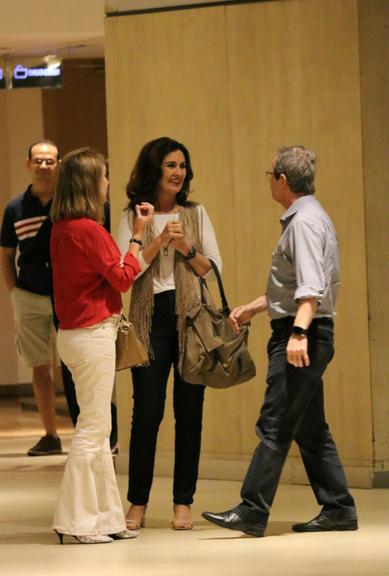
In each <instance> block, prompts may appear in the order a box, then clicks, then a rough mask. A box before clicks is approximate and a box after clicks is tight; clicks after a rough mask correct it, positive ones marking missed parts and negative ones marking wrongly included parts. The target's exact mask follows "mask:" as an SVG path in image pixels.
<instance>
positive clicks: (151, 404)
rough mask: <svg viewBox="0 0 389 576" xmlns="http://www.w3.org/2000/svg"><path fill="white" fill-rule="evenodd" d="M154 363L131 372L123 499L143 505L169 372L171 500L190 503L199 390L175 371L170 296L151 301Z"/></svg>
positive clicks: (175, 335)
mask: <svg viewBox="0 0 389 576" xmlns="http://www.w3.org/2000/svg"><path fill="white" fill-rule="evenodd" d="M151 345H152V349H153V352H154V359H152V360H151V362H150V366H147V367H143V368H133V370H132V381H133V389H134V394H133V399H134V406H133V415H132V429H131V441H130V463H129V487H128V500H129V502H132V503H133V504H147V502H148V500H149V493H150V489H151V485H152V482H153V472H154V459H155V450H156V444H157V436H158V430H159V425H160V423H161V421H162V418H163V413H164V407H165V399H166V386H167V381H168V377H169V372H170V369H171V367H172V366H173V368H174V389H173V405H174V418H175V423H176V425H175V433H176V434H175V463H174V483H173V501H174V503H175V504H191V503H192V502H193V495H194V493H195V491H196V483H197V476H198V466H199V458H200V445H201V428H202V415H203V399H204V386H197V385H194V384H188V383H186V382H184V381H183V380H182V378H181V377H180V375H179V373H178V371H177V362H178V333H177V318H176V314H175V292H174V291H167V292H162V293H161V294H156V295H155V297H154V311H153V318H152V326H151Z"/></svg>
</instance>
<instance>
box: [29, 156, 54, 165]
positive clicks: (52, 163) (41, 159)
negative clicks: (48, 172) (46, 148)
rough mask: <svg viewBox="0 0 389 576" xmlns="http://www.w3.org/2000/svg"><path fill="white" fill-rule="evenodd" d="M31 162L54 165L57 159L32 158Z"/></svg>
mask: <svg viewBox="0 0 389 576" xmlns="http://www.w3.org/2000/svg"><path fill="white" fill-rule="evenodd" d="M32 163H33V164H34V166H42V164H46V166H55V164H57V161H56V160H53V159H52V158H33V159H32Z"/></svg>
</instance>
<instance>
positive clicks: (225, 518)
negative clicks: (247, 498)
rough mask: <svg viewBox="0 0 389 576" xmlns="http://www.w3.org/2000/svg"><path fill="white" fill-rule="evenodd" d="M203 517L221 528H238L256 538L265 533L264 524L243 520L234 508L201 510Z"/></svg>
mask: <svg viewBox="0 0 389 576" xmlns="http://www.w3.org/2000/svg"><path fill="white" fill-rule="evenodd" d="M201 516H202V517H203V518H205V519H206V520H208V521H209V522H213V524H216V525H217V526H221V527H222V528H229V529H230V530H239V532H244V533H245V534H249V535H250V536H255V537H256V538H261V537H262V536H264V535H265V530H266V526H263V525H261V524H259V523H254V522H247V521H246V520H243V519H242V518H241V517H240V516H239V515H238V514H237V513H236V512H235V510H227V512H219V513H214V512H203V513H202V514H201Z"/></svg>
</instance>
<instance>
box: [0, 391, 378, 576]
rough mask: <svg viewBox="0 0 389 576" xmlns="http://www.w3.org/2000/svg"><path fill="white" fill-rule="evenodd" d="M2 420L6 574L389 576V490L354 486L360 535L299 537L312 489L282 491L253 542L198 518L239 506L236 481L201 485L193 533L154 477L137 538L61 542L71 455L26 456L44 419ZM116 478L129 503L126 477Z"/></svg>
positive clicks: (10, 410) (2, 559)
mask: <svg viewBox="0 0 389 576" xmlns="http://www.w3.org/2000/svg"><path fill="white" fill-rule="evenodd" d="M0 414H1V418H0V422H1V431H0V515H1V516H0V574H1V576H46V575H47V576H49V575H50V576H62V575H69V576H70V575H71V576H89V575H93V576H111V575H112V576H178V575H179V576H211V575H212V576H281V575H282V576H346V575H347V576H384V575H387V576H389V490H354V495H355V497H356V500H357V505H358V511H359V517H360V530H358V531H357V532H344V533H340V532H338V533H325V534H324V533H323V534H294V533H292V532H291V530H290V527H291V524H292V523H293V522H296V521H300V520H306V519H308V518H310V517H311V516H313V515H314V514H315V513H316V511H317V507H316V504H315V502H314V500H313V498H312V494H311V491H310V489H309V488H307V487H302V486H281V487H280V490H279V492H278V494H277V499H276V502H275V505H274V509H273V513H272V517H271V522H270V525H269V529H268V535H267V537H266V538H263V539H255V538H249V537H244V536H241V535H240V534H239V533H235V532H229V531H227V530H223V529H221V528H217V527H215V526H212V525H211V524H208V523H206V522H205V521H204V520H203V519H202V518H201V511H202V510H206V509H208V510H209V509H210V510H225V509H227V508H228V507H230V506H231V505H233V504H235V503H236V502H237V500H238V495H239V488H240V485H239V483H237V482H224V481H209V480H200V481H199V486H198V494H197V497H196V503H195V505H194V507H193V513H194V519H195V529H194V530H193V531H190V532H175V531H173V530H171V528H170V518H171V502H170V493H171V480H170V479H169V478H157V479H156V480H155V483H154V487H153V492H152V499H151V502H150V505H149V509H148V514H147V521H146V528H144V529H143V530H141V532H140V535H139V537H138V538H136V539H135V540H129V541H117V542H114V543H112V544H110V545H108V546H82V545H79V544H77V543H76V542H71V541H70V540H69V541H68V542H69V543H68V544H67V545H64V546H60V545H59V544H58V542H57V540H56V537H55V535H54V534H53V533H52V531H51V529H50V523H51V517H52V514H53V508H54V505H55V499H56V494H57V490H58V484H59V482H60V478H61V475H62V471H63V466H64V462H65V458H66V456H50V457H39V458H28V457H27V456H25V453H26V450H27V449H28V448H29V446H30V445H32V443H33V441H34V440H35V439H36V438H37V437H38V436H39V435H40V425H39V419H38V418H37V416H36V415H34V414H33V413H27V414H26V415H24V414H17V409H16V407H15V406H12V405H11V404H10V403H8V405H5V403H4V402H0ZM60 425H61V436H62V438H63V441H64V446H65V449H66V447H68V445H69V441H70V439H71V426H70V424H69V421H68V419H67V418H63V419H62V420H61V423H60ZM14 426H15V428H13V427H14ZM118 481H119V486H120V491H121V494H122V497H123V504H124V505H125V493H126V477H125V476H119V477H118Z"/></svg>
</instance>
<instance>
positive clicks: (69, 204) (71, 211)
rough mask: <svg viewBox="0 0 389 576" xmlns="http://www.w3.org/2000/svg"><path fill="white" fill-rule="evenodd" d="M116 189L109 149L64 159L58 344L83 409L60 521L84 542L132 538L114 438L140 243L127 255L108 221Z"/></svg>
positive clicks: (139, 220) (62, 529) (144, 213)
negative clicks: (126, 318) (119, 364)
mask: <svg viewBox="0 0 389 576" xmlns="http://www.w3.org/2000/svg"><path fill="white" fill-rule="evenodd" d="M107 191H108V180H107V178H106V166H105V163H104V156H103V155H102V154H100V153H98V152H95V151H93V150H90V149H89V148H82V149H79V150H74V151H73V152H69V154H67V155H66V156H65V157H64V159H63V160H62V162H61V166H60V170H59V178H58V184H57V189H56V192H55V195H54V199H53V204H52V208H51V216H52V219H53V221H54V224H53V228H52V232H51V241H50V251H51V262H52V269H53V283H54V304H55V311H56V313H57V316H58V320H59V329H58V336H57V348H58V352H59V355H60V357H61V360H62V361H63V362H64V363H65V364H66V366H67V367H68V368H69V370H70V372H71V374H72V377H73V380H74V383H75V387H76V393H77V402H78V405H79V407H80V414H79V416H78V419H77V425H76V429H75V433H74V436H73V440H72V445H71V447H70V451H69V457H68V459H67V462H66V466H65V471H64V475H63V478H62V482H61V487H60V491H59V496H58V502H57V507H56V511H55V516H54V521H53V528H54V530H55V532H56V533H57V534H58V537H59V540H60V542H61V544H62V541H63V537H64V535H69V536H72V537H73V538H75V539H76V540H77V541H78V542H79V543H80V544H103V543H109V542H112V541H113V540H115V539H123V538H132V537H134V536H137V533H136V532H131V531H129V530H127V529H126V523H125V518H124V513H123V508H122V504H121V500H120V494H119V490H118V487H117V484H116V478H115V471H114V468H113V463H112V455H111V450H110V446H109V435H110V431H111V409H110V405H111V396H112V389H113V384H114V378H115V340H116V336H117V328H118V322H119V319H120V312H121V308H122V301H121V295H120V293H121V292H127V290H128V289H129V288H130V286H131V284H132V283H133V280H134V278H135V276H136V274H137V273H138V272H139V270H140V268H139V264H138V260H137V252H138V251H139V245H138V244H136V243H131V244H129V242H127V248H126V249H125V250H124V252H125V253H124V256H123V257H121V255H120V252H119V249H118V247H117V246H116V244H115V242H114V240H113V238H112V236H111V235H110V234H109V233H108V232H107V231H106V230H105V229H104V228H103V226H102V222H103V209H104V203H105V201H106V196H107ZM153 211H154V209H153V207H152V206H151V205H150V204H141V205H137V206H136V213H135V218H134V229H133V234H134V239H137V238H141V236H142V231H143V229H144V227H145V226H146V225H147V224H148V223H149V222H150V221H151V219H152V214H153Z"/></svg>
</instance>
